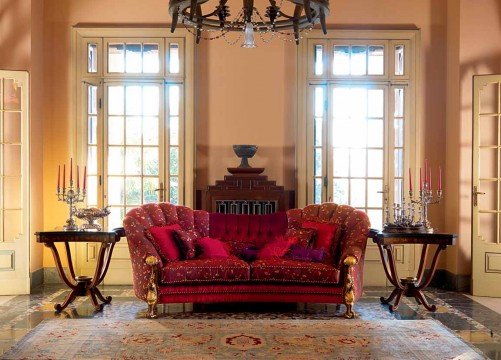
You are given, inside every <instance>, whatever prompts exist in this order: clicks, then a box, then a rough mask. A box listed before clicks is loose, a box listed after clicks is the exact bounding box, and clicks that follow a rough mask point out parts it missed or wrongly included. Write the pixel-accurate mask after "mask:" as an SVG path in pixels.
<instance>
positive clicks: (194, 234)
mask: <svg viewBox="0 0 501 360" xmlns="http://www.w3.org/2000/svg"><path fill="white" fill-rule="evenodd" d="M174 234H175V235H176V239H177V241H178V244H179V247H180V248H181V252H182V254H183V257H184V258H185V259H193V258H195V256H196V249H195V243H196V241H197V240H198V239H199V238H200V234H199V233H198V231H196V230H175V231H174Z"/></svg>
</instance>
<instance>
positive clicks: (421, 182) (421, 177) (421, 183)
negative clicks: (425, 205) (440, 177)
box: [419, 168, 423, 191]
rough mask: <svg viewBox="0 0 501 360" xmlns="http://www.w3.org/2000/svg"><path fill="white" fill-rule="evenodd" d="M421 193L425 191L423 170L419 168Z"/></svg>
mask: <svg viewBox="0 0 501 360" xmlns="http://www.w3.org/2000/svg"><path fill="white" fill-rule="evenodd" d="M419 191H423V169H422V168H419Z"/></svg>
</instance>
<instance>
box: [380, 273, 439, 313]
mask: <svg viewBox="0 0 501 360" xmlns="http://www.w3.org/2000/svg"><path fill="white" fill-rule="evenodd" d="M416 280H417V279H416V278H406V279H400V284H401V286H402V287H401V288H400V287H397V288H395V289H394V290H393V291H392V293H391V294H390V296H388V297H387V298H386V299H385V298H384V297H383V296H381V298H380V300H381V303H382V304H385V305H388V304H390V302H391V301H392V300H393V299H395V301H394V303H393V304H390V306H389V309H390V311H391V312H393V311H395V310H397V308H398V305H399V303H400V300H401V298H402V295H404V296H406V297H414V298H415V299H416V302H417V303H418V305H423V306H424V307H425V308H426V310H428V311H432V312H434V311H436V310H437V307H436V306H435V305H430V304H429V303H428V301H427V300H426V297H425V296H424V294H423V292H422V291H421V290H420V289H419V286H418V284H417V283H416Z"/></svg>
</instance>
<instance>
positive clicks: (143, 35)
mask: <svg viewBox="0 0 501 360" xmlns="http://www.w3.org/2000/svg"><path fill="white" fill-rule="evenodd" d="M106 39H108V40H109V39H123V41H129V40H141V41H145V40H146V41H147V40H152V39H153V40H155V39H156V40H159V41H160V44H161V46H160V48H159V54H160V56H161V59H160V71H159V73H158V74H135V75H131V74H127V78H129V79H130V78H131V76H132V77H136V78H137V79H141V81H144V80H146V81H147V80H151V81H163V82H164V83H165V84H167V83H175V84H180V85H181V89H182V91H184V93H183V96H182V97H181V99H182V100H181V107H180V112H181V113H182V115H183V117H184V121H183V123H182V124H180V132H181V131H182V132H183V133H182V135H181V136H182V146H183V149H180V150H181V151H180V155H179V156H180V163H179V165H180V168H179V178H180V184H179V204H183V205H186V206H189V207H193V205H194V193H195V191H194V179H195V172H194V169H195V127H194V52H195V48H194V44H195V41H194V36H193V35H192V34H191V33H189V32H188V31H187V30H184V29H178V30H176V33H175V34H171V33H170V30H169V29H168V28H167V27H144V28H130V27H108V28H105V27H100V28H93V27H85V26H76V27H74V28H73V30H72V58H73V61H72V64H73V69H72V70H73V76H72V82H73V83H72V86H71V89H72V91H73V93H72V98H73V99H74V100H75V101H74V102H73V104H74V105H73V107H72V115H73V116H72V121H71V128H70V131H71V134H73V135H72V138H71V142H70V149H71V154H72V155H73V157H75V158H76V159H78V162H79V163H81V164H85V162H86V157H87V140H86V139H87V132H86V130H87V125H86V123H87V120H86V118H87V115H86V111H87V107H86V100H85V99H86V93H85V91H86V89H87V87H86V86H84V85H85V84H84V82H88V83H91V84H93V85H100V86H99V87H98V98H99V99H103V97H104V95H105V94H104V93H103V91H104V84H101V83H100V82H101V80H102V79H103V78H105V79H107V80H109V81H113V82H114V81H116V82H126V81H127V79H126V77H124V76H122V74H116V73H107V70H106V68H105V66H106V62H107V57H106V56H102V59H103V60H102V63H98V71H97V73H88V72H87V70H86V69H87V61H86V55H85V54H86V53H87V46H85V43H86V41H87V40H89V41H92V42H93V43H97V44H98V51H100V52H101V53H102V52H103V51H104V49H105V42H106ZM174 39H178V40H179V39H181V40H182V41H181V42H180V43H181V45H180V49H179V51H180V53H182V56H183V57H184V61H181V64H180V69H179V73H178V74H169V73H168V69H166V66H167V63H168V62H167V57H168V55H167V56H165V57H164V56H163V54H164V53H165V52H164V53H162V49H164V48H166V47H167V48H168V46H169V43H170V42H171V41H172V40H174ZM166 52H167V50H166ZM103 55H104V54H103ZM99 113H100V114H98V122H101V123H102V121H103V116H104V106H103V109H101V111H100V112H99ZM99 142H101V143H102V139H98V143H99ZM180 145H181V144H180ZM168 149H169V147H168V144H166V147H165V151H166V153H167V152H168V151H169V150H168ZM105 153H106V151H103V154H101V156H99V157H98V161H100V162H104V158H103V156H104V155H105ZM163 160H164V159H163V157H162V156H161V157H160V162H161V164H160V171H162V169H163V168H164V164H163ZM98 171H99V169H98ZM99 175H101V177H102V179H103V181H101V185H100V186H99V188H98V201H99V202H101V201H103V199H104V189H103V184H104V177H103V175H104V174H103V173H102V170H101V171H100V173H99ZM168 186H169V185H168V184H164V188H165V189H166V193H165V197H164V198H165V199H166V200H168V199H169V189H168Z"/></svg>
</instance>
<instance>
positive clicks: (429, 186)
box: [428, 168, 431, 190]
mask: <svg viewBox="0 0 501 360" xmlns="http://www.w3.org/2000/svg"><path fill="white" fill-rule="evenodd" d="M428 171H429V173H428V189H430V190H431V168H429V169H428Z"/></svg>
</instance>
